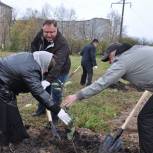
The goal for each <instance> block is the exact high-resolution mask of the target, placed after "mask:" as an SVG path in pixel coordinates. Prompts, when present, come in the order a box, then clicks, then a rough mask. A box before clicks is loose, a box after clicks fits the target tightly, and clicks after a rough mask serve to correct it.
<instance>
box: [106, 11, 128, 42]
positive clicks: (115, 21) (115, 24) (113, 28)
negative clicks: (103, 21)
mask: <svg viewBox="0 0 153 153" xmlns="http://www.w3.org/2000/svg"><path fill="white" fill-rule="evenodd" d="M108 18H109V19H110V20H111V24H110V41H111V42H115V41H118V37H119V33H120V24H121V16H120V15H119V14H118V13H117V12H115V11H112V12H110V13H109V14H108ZM124 31H125V27H123V32H124Z"/></svg>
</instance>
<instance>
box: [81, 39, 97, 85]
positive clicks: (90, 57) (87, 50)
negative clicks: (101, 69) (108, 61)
mask: <svg viewBox="0 0 153 153" xmlns="http://www.w3.org/2000/svg"><path fill="white" fill-rule="evenodd" d="M98 43H99V41H98V40H97V39H93V40H92V42H91V43H90V44H88V45H86V46H85V47H84V48H83V49H82V51H81V52H80V55H81V56H82V59H81V66H82V70H83V73H82V76H81V80H80V84H81V85H86V86H88V85H90V84H91V83H92V76H93V68H97V63H96V47H97V45H98Z"/></svg>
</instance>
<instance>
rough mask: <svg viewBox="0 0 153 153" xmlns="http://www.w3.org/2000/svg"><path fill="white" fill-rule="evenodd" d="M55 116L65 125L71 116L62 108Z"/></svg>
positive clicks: (68, 123) (69, 121) (68, 122)
mask: <svg viewBox="0 0 153 153" xmlns="http://www.w3.org/2000/svg"><path fill="white" fill-rule="evenodd" d="M57 116H58V117H59V119H61V120H62V121H63V122H64V123H65V124H66V125H70V123H71V122H72V119H71V117H70V116H69V114H68V113H66V112H65V111H64V109H61V110H60V111H59V113H58V114H57Z"/></svg>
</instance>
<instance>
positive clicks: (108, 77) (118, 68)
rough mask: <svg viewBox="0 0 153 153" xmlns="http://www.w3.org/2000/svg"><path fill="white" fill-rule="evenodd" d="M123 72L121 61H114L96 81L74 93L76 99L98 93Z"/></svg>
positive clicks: (115, 80) (124, 68)
mask: <svg viewBox="0 0 153 153" xmlns="http://www.w3.org/2000/svg"><path fill="white" fill-rule="evenodd" d="M125 73H126V67H125V65H124V64H123V63H121V62H115V63H114V64H113V65H112V66H111V67H110V68H109V69H108V70H107V71H106V73H105V74H104V75H103V76H101V77H100V78H99V79H98V80H97V81H95V82H94V83H92V84H91V85H90V86H88V87H86V88H83V89H82V90H81V91H79V92H78V93H76V94H77V97H78V99H80V100H81V99H84V98H88V97H91V96H93V95H96V94H98V93H100V92H101V91H102V90H104V89H106V88H107V87H108V86H109V85H111V84H113V83H115V82H117V81H118V80H119V79H120V78H121V77H122V76H123V75H124V74H125Z"/></svg>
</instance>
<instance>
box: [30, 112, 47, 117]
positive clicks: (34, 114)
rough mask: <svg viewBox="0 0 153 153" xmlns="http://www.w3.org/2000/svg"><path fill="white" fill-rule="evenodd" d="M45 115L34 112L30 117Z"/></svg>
mask: <svg viewBox="0 0 153 153" xmlns="http://www.w3.org/2000/svg"><path fill="white" fill-rule="evenodd" d="M44 114H45V112H34V113H32V116H34V117H35V116H41V115H44Z"/></svg>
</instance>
